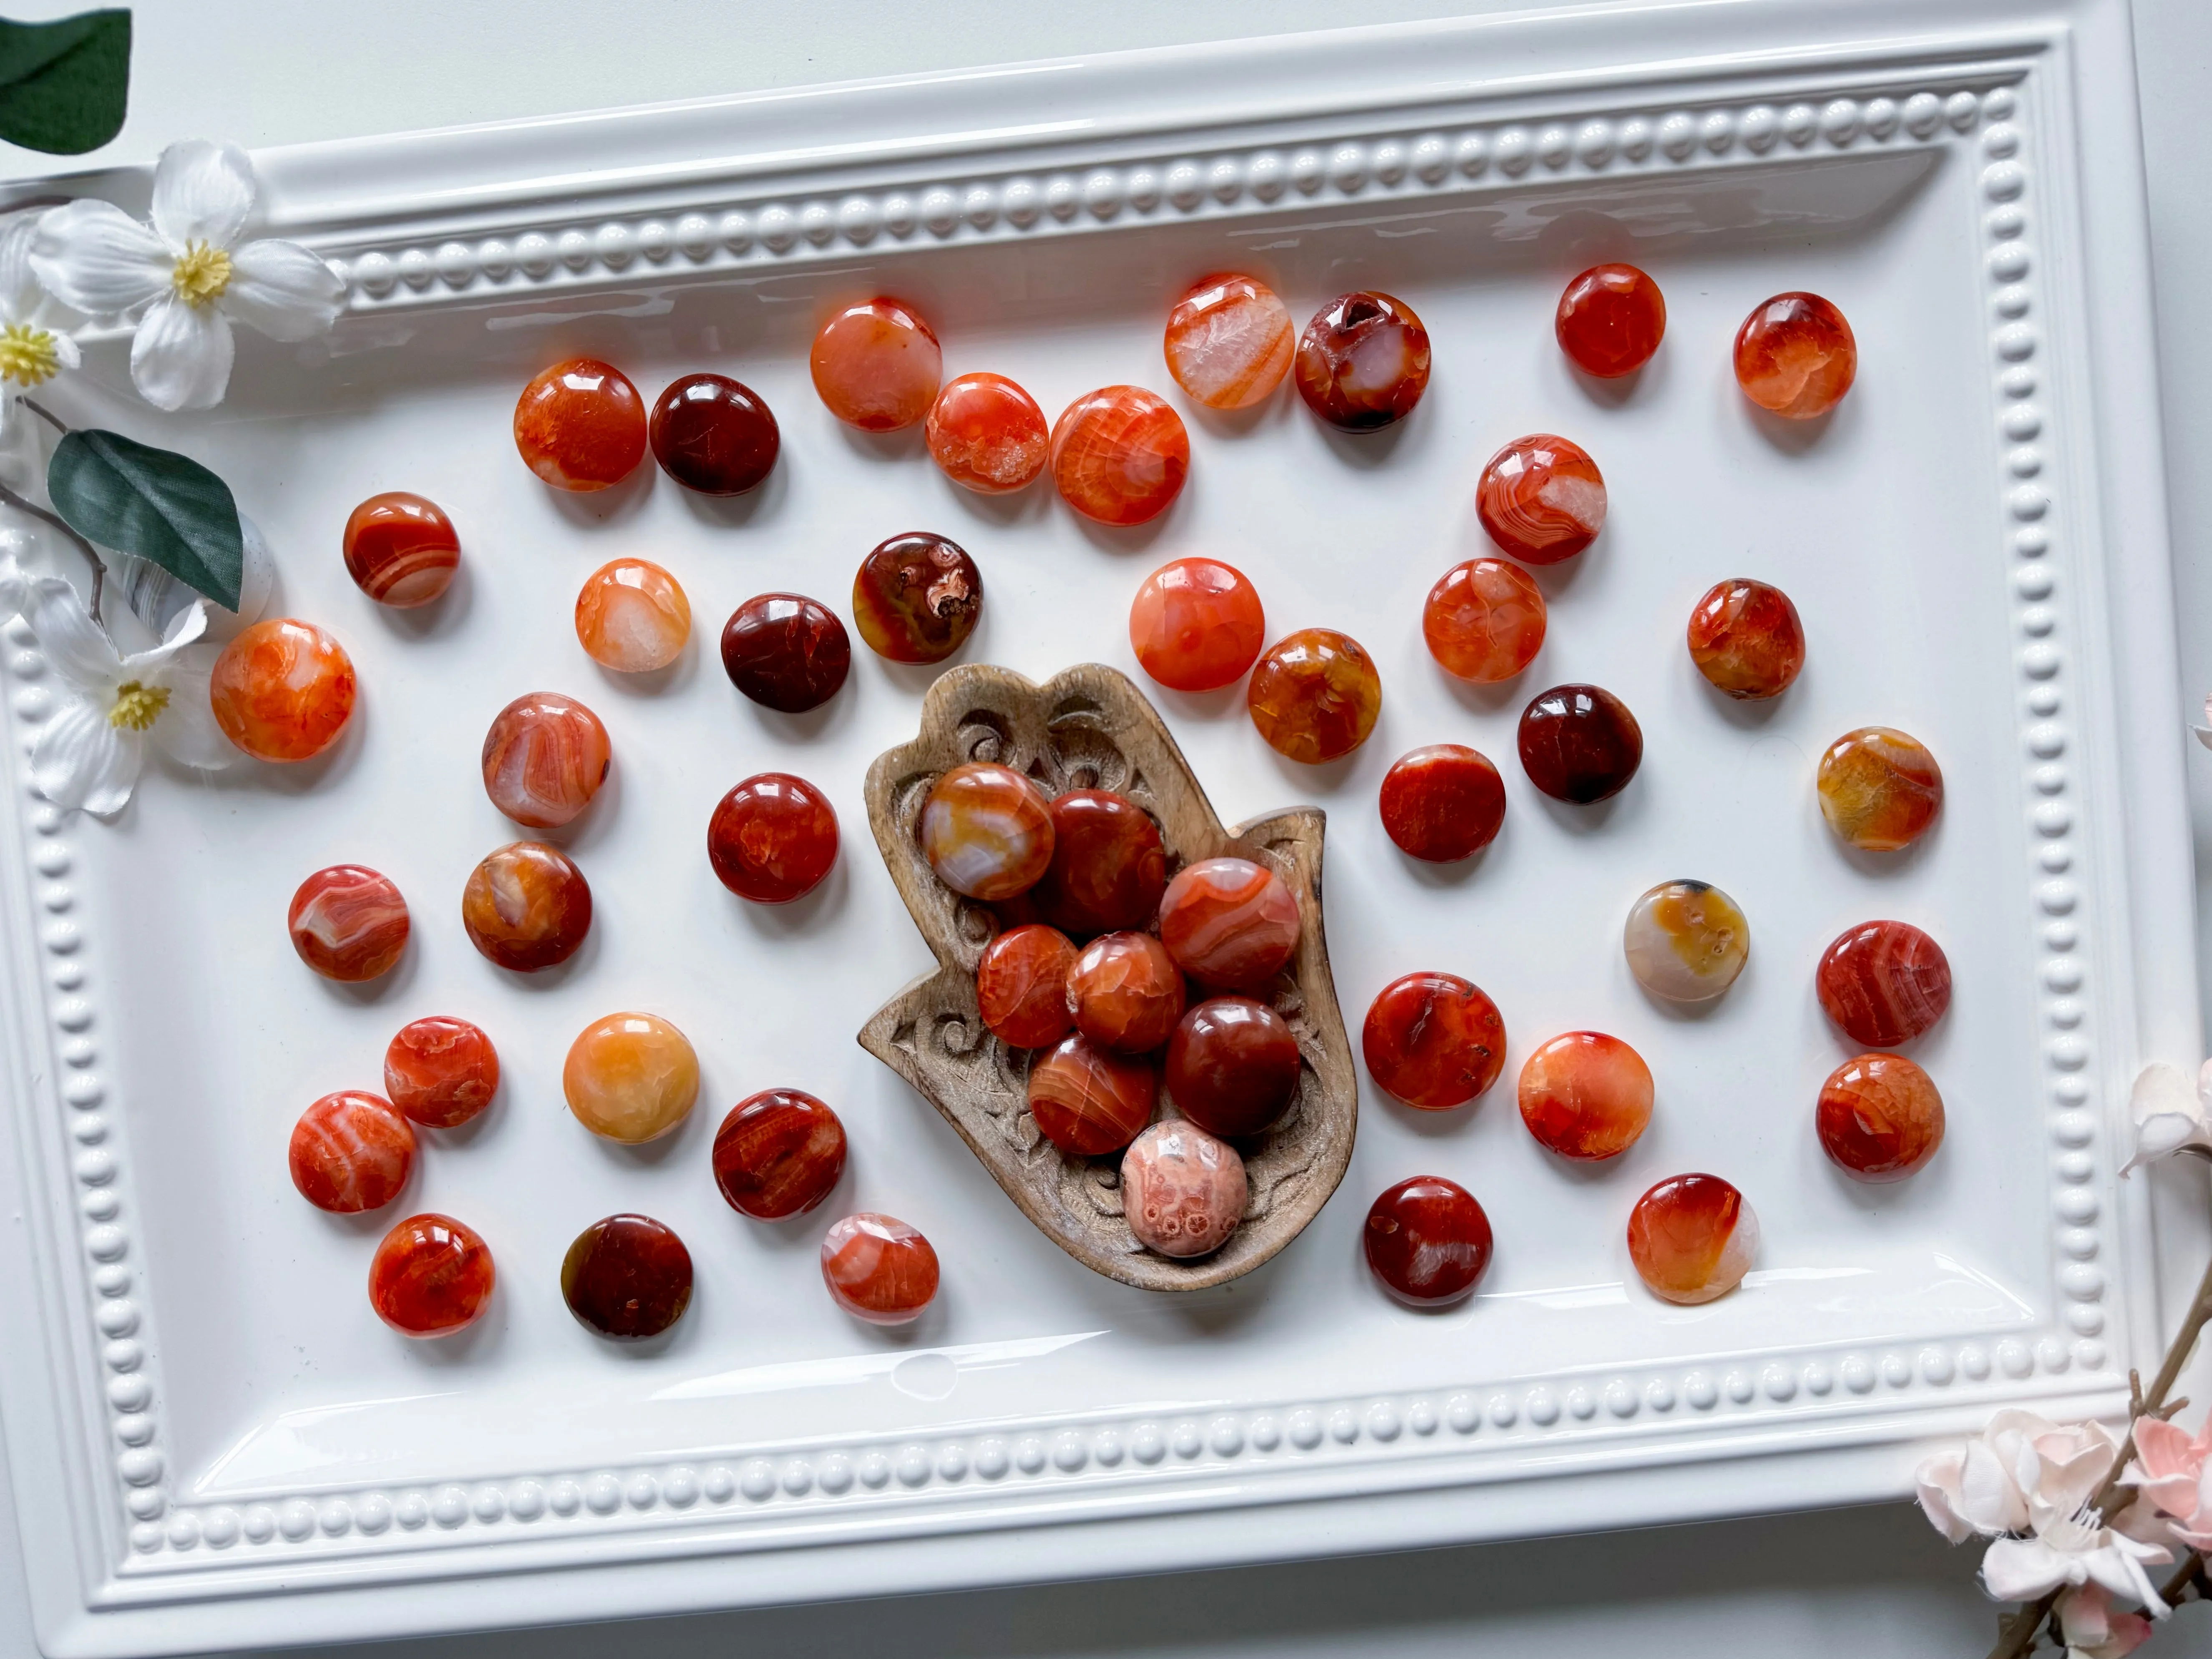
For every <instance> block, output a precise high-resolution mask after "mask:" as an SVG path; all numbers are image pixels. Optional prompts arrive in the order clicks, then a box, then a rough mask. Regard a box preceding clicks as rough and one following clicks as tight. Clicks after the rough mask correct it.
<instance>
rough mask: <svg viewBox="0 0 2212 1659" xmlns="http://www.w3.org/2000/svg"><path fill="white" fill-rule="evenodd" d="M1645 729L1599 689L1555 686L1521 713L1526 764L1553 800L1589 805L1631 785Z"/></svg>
mask: <svg viewBox="0 0 2212 1659" xmlns="http://www.w3.org/2000/svg"><path fill="white" fill-rule="evenodd" d="M1643 759H1644V730H1643V728H1642V727H1641V726H1638V725H1637V723H1636V716H1635V715H1633V714H1630V713H1629V712H1628V705H1627V704H1626V703H1625V702H1621V700H1620V698H1619V697H1616V696H1613V693H1612V692H1610V691H1607V690H1601V689H1600V688H1599V687H1597V686H1595V685H1555V686H1553V688H1552V689H1551V690H1548V691H1546V692H1543V693H1541V694H1540V695H1539V696H1536V697H1535V698H1534V700H1533V701H1532V702H1530V703H1529V704H1528V708H1525V709H1523V710H1522V713H1521V764H1522V767H1523V768H1524V769H1526V770H1527V772H1528V781H1529V782H1531V783H1533V784H1534V785H1535V786H1536V787H1538V788H1539V789H1541V790H1542V791H1543V792H1544V793H1546V794H1547V795H1549V796H1551V797H1552V798H1553V799H1554V800H1565V801H1572V802H1575V803H1576V804H1577V805H1588V804H1589V802H1591V801H1599V800H1603V799H1606V798H1607V796H1610V795H1617V794H1619V793H1620V792H1621V791H1622V790H1624V789H1626V787H1628V781H1629V780H1630V779H1631V778H1632V777H1634V776H1635V775H1636V769H1637V767H1638V765H1639V764H1641V763H1642V762H1643Z"/></svg>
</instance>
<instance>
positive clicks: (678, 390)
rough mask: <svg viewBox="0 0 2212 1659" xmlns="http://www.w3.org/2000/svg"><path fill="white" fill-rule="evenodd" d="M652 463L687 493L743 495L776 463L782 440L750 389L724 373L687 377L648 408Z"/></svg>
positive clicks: (672, 385)
mask: <svg viewBox="0 0 2212 1659" xmlns="http://www.w3.org/2000/svg"><path fill="white" fill-rule="evenodd" d="M652 434H653V459H654V460H656V461H659V463H660V470H661V471H663V472H665V473H666V474H667V475H668V476H669V477H671V478H673V479H675V480H676V482H677V483H680V484H682V485H683V486H684V488H685V489H696V490H697V491H698V492H699V494H701V495H744V493H745V491H747V490H748V489H752V488H754V487H755V486H756V485H757V484H758V483H760V481H761V480H762V479H763V478H765V477H768V475H769V471H770V470H771V469H772V468H773V467H774V466H775V455H776V451H777V450H778V449H779V448H780V447H781V445H782V437H781V434H780V433H778V432H777V430H776V425H775V416H774V415H772V414H770V413H769V406H768V404H766V403H765V402H763V400H762V398H761V396H760V394H759V393H758V392H755V391H754V390H753V389H752V388H751V387H750V386H745V385H743V384H742V383H740V382H738V381H736V380H731V379H730V378H729V377H728V376H727V375H723V374H686V375H685V376H684V378H683V379H682V380H676V381H672V382H671V384H670V386H669V387H668V389H667V390H666V391H665V392H662V393H661V394H660V400H659V402H658V403H656V404H653V426H652Z"/></svg>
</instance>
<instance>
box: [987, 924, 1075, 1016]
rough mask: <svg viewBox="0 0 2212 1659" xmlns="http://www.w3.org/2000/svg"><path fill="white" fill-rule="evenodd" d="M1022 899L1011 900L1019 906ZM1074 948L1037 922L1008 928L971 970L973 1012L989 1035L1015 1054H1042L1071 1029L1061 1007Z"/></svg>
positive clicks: (1064, 937) (1068, 1012) (1070, 1013)
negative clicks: (1008, 1045) (1022, 1051)
mask: <svg viewBox="0 0 2212 1659" xmlns="http://www.w3.org/2000/svg"><path fill="white" fill-rule="evenodd" d="M1027 896H1028V895H1027V894H1016V895H1015V896H1014V899H1013V900H1012V901H1011V902H1020V901H1021V900H1022V899H1024V898H1026V897H1027ZM1074 966H1075V946H1074V945H1073V943H1072V942H1071V941H1070V940H1069V939H1068V937H1067V935H1066V934H1065V933H1061V932H1060V930H1059V929H1058V928H1056V927H1046V926H1044V925H1043V924H1042V922H1030V923H1026V924H1024V925H1023V926H1021V927H1010V928H1008V929H1007V930H1006V932H1005V933H1001V934H1000V935H999V936H998V938H996V939H993V940H992V941H991V942H990V943H989V944H988V945H985V946H984V947H983V956H982V959H981V961H979V962H978V963H976V964H975V1007H976V1012H978V1013H980V1014H981V1016H982V1019H983V1024H985V1025H986V1026H987V1027H988V1028H989V1030H990V1032H991V1035H992V1036H995V1037H997V1038H998V1039H999V1041H1000V1042H1007V1043H1012V1045H1013V1046H1014V1047H1015V1048H1049V1047H1051V1046H1052V1044H1054V1043H1055V1042H1059V1041H1060V1038H1062V1037H1064V1036H1066V1035H1067V1034H1068V1032H1070V1031H1071V1030H1073V1029H1074V1028H1075V1015H1074V1013H1073V1011H1072V1010H1071V1009H1070V1008H1069V1007H1068V1005H1067V975H1068V970H1069V969H1072V968H1073V967H1074Z"/></svg>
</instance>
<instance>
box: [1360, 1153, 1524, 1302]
mask: <svg viewBox="0 0 2212 1659" xmlns="http://www.w3.org/2000/svg"><path fill="white" fill-rule="evenodd" d="M1361 1235H1362V1240H1363V1243H1364V1246H1365V1249H1366V1252H1367V1266H1368V1267H1369V1268H1370V1270H1371V1271H1372V1272H1373V1273H1374V1274H1375V1277H1376V1278H1377V1279H1380V1280H1382V1282H1383V1288H1384V1289H1385V1290H1387V1291H1389V1292H1390V1294H1391V1295H1393V1296H1395V1297H1397V1298H1398V1299H1399V1300H1400V1301H1401V1302H1404V1303H1407V1304H1411V1305H1412V1306H1414V1307H1420V1308H1439V1307H1445V1306H1448V1305H1449V1304H1452V1303H1454V1302H1457V1301H1459V1300H1460V1299H1461V1298H1462V1297H1465V1296H1467V1295H1468V1294H1469V1293H1470V1292H1471V1291H1473V1290H1474V1286H1475V1283H1476V1281H1477V1280H1478V1279H1480V1278H1481V1277H1482V1273H1483V1269H1485V1268H1486V1267H1489V1265H1490V1252H1491V1247H1492V1240H1491V1231H1490V1218H1489V1217H1488V1216H1487V1215H1486V1214H1485V1213H1484V1212H1483V1208H1482V1206H1481V1205H1480V1204H1479V1203H1477V1202H1476V1201H1475V1198H1474V1194H1472V1193H1470V1192H1468V1189H1467V1188H1464V1187H1462V1186H1461V1185H1460V1184H1459V1182H1456V1181H1447V1180H1446V1179H1445V1178H1444V1177H1443V1176H1413V1178H1412V1179H1411V1180H1409V1181H1401V1182H1398V1184H1397V1185H1396V1186H1395V1187H1390V1188H1386V1189H1385V1190H1384V1191H1383V1194H1382V1195H1381V1196H1380V1197H1378V1198H1377V1199H1376V1200H1375V1202H1374V1204H1373V1205H1372V1206H1370V1208H1369V1210H1368V1212H1367V1225H1366V1226H1365V1227H1364V1228H1363V1229H1362V1230H1361Z"/></svg>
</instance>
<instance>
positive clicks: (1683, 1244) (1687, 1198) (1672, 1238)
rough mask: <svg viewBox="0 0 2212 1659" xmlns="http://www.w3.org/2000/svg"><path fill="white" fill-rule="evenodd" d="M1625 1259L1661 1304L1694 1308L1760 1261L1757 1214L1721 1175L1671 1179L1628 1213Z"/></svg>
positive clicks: (1731, 1285) (1737, 1280)
mask: <svg viewBox="0 0 2212 1659" xmlns="http://www.w3.org/2000/svg"><path fill="white" fill-rule="evenodd" d="M1628 1256H1629V1260H1630V1261H1632V1262H1634V1263H1635V1265H1636V1273H1637V1277H1638V1278H1639V1279H1642V1280H1643V1281H1644V1285H1645V1286H1646V1287H1647V1288H1648V1289H1649V1290H1650V1291H1651V1293H1652V1294H1653V1295H1654V1296H1656V1297H1660V1298H1661V1299H1662V1301H1667V1302H1679V1303H1683V1304H1690V1305H1695V1304H1699V1303H1701V1302H1711V1301H1713V1300H1715V1299H1716V1298H1717V1297H1723V1296H1726V1295H1727V1294H1728V1293H1729V1291H1732V1290H1734V1289H1735V1287H1736V1286H1737V1285H1741V1283H1743V1276H1744V1275H1745V1274H1746V1273H1749V1272H1750V1271H1751V1264H1752V1263H1753V1261H1757V1260H1758V1258H1759V1218H1758V1217H1757V1216H1756V1215H1754V1214H1753V1213H1752V1208H1751V1206H1750V1205H1749V1204H1747V1203H1746V1202H1745V1201H1744V1197H1743V1194H1741V1193H1740V1192H1738V1191H1737V1190H1736V1189H1735V1187H1734V1186H1732V1185H1731V1184H1730V1183H1729V1182H1725V1181H1723V1180H1722V1179H1721V1178H1720V1176H1711V1175H1679V1176H1668V1177H1667V1179H1666V1180H1664V1181H1662V1182H1657V1183H1656V1184H1655V1185H1654V1186H1653V1187H1652V1188H1650V1190H1649V1191H1648V1192H1646V1193H1645V1194H1644V1196H1643V1197H1641V1198H1639V1199H1638V1200H1636V1207H1635V1208H1634V1209H1633V1210H1632V1211H1631V1212H1629V1217H1628Z"/></svg>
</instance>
